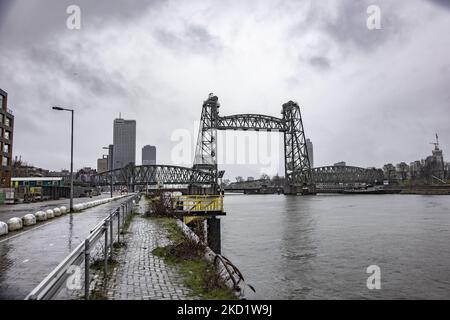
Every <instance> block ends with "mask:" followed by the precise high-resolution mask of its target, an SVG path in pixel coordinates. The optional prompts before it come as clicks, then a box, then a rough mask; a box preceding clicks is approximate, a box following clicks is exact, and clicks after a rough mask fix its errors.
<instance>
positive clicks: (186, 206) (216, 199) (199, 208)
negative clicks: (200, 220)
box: [175, 194, 223, 212]
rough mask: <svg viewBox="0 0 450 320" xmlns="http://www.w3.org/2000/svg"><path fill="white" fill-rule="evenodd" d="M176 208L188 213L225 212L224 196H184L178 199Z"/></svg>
mask: <svg viewBox="0 0 450 320" xmlns="http://www.w3.org/2000/svg"><path fill="white" fill-rule="evenodd" d="M175 206H176V210H179V211H186V212H208V211H220V212H223V195H222V194H221V195H217V196H215V195H183V196H179V197H177V198H176V204H175Z"/></svg>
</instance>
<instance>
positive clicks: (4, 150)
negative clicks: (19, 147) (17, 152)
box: [3, 143, 9, 153]
mask: <svg viewBox="0 0 450 320" xmlns="http://www.w3.org/2000/svg"><path fill="white" fill-rule="evenodd" d="M3 152H6V153H8V152H9V144H6V143H5V144H4V145H3Z"/></svg>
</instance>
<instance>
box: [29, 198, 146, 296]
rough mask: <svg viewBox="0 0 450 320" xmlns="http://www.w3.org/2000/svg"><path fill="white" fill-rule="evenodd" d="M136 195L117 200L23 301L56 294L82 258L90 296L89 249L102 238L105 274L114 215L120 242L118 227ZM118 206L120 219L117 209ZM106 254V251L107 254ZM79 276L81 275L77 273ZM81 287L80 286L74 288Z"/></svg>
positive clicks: (86, 292) (111, 248)
mask: <svg viewBox="0 0 450 320" xmlns="http://www.w3.org/2000/svg"><path fill="white" fill-rule="evenodd" d="M139 197H140V195H139V194H135V195H133V196H131V197H130V198H128V199H127V200H126V201H125V202H123V203H121V204H120V205H119V206H118V207H117V208H116V209H114V210H113V211H112V212H111V213H110V214H109V215H108V216H107V217H106V218H104V219H103V220H102V221H100V222H99V223H98V224H97V225H96V226H95V227H94V228H93V229H92V230H91V231H90V234H89V236H88V237H87V238H86V239H85V240H84V241H83V242H82V243H80V244H79V245H78V246H77V247H76V248H75V249H74V250H73V251H72V252H71V253H70V254H69V255H68V256H67V257H66V258H64V260H63V261H62V262H61V263H60V264H59V265H58V266H57V267H56V268H55V269H53V270H52V271H51V272H50V274H49V275H48V276H47V277H45V278H44V280H42V282H41V283H39V284H38V285H37V286H36V287H35V288H34V289H33V290H32V291H31V292H30V293H29V294H28V295H27V296H26V298H25V300H50V299H52V298H54V297H56V296H57V294H58V293H59V292H60V291H61V289H62V288H63V286H64V284H66V283H67V280H68V279H69V277H71V273H70V270H72V268H73V267H74V266H75V267H79V266H81V265H82V264H83V261H84V269H85V270H84V298H85V299H89V296H90V281H91V274H90V272H91V270H90V267H91V266H90V259H91V257H92V253H93V249H94V247H95V245H96V244H97V243H100V242H99V241H100V239H102V238H103V237H104V250H103V260H104V266H103V268H104V273H105V276H106V275H107V273H108V255H109V259H112V258H113V246H114V238H115V237H114V234H113V220H114V219H115V218H116V217H117V241H118V242H120V232H121V231H120V229H121V226H122V227H123V225H124V223H125V221H126V217H127V216H128V215H129V214H130V213H131V212H132V208H133V206H132V204H133V201H135V203H137V202H138V199H139ZM121 208H122V218H120V211H121ZM108 253H109V254H108ZM80 276H81V275H80ZM77 289H78V290H81V288H77Z"/></svg>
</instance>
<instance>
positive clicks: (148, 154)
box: [142, 145, 156, 165]
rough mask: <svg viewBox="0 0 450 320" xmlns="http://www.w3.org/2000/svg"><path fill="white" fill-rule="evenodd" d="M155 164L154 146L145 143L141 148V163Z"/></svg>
mask: <svg viewBox="0 0 450 320" xmlns="http://www.w3.org/2000/svg"><path fill="white" fill-rule="evenodd" d="M151 164H156V147H155V146H151V145H146V146H144V147H143V148H142V165H151Z"/></svg>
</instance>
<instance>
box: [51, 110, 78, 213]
mask: <svg viewBox="0 0 450 320" xmlns="http://www.w3.org/2000/svg"><path fill="white" fill-rule="evenodd" d="M52 109H53V110H57V111H70V112H71V113H72V128H71V133H70V212H73V113H74V110H73V109H65V108H61V107H52Z"/></svg>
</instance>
